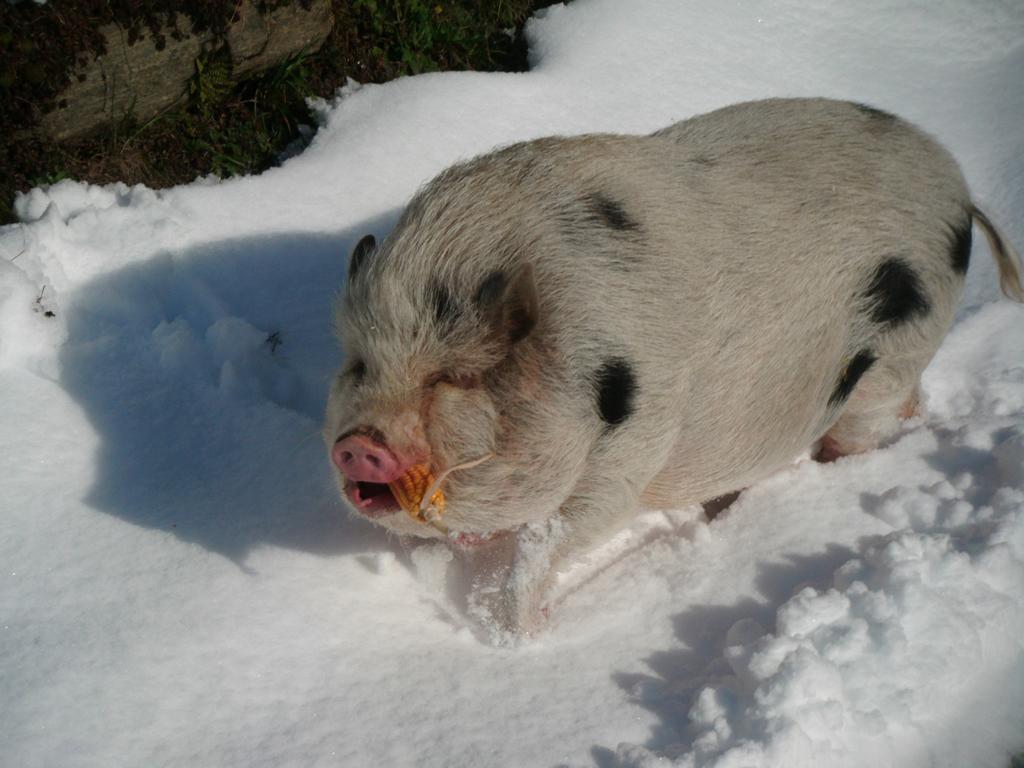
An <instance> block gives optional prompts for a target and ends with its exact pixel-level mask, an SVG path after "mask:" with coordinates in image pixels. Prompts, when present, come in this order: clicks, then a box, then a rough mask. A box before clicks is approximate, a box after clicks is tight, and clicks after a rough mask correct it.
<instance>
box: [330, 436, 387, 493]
mask: <svg viewBox="0 0 1024 768" xmlns="http://www.w3.org/2000/svg"><path fill="white" fill-rule="evenodd" d="M331 460H332V461H333V462H334V465H335V466H336V467H337V468H338V469H339V470H340V471H341V474H343V475H344V476H345V478H346V479H348V480H351V481H353V482H366V483H390V482H391V481H392V480H394V479H396V478H397V477H399V476H400V475H401V474H402V466H401V464H400V463H399V461H398V459H397V458H395V455H394V454H393V453H392V452H391V451H390V450H388V448H387V447H386V446H385V445H383V444H382V443H380V442H378V441H376V440H374V439H373V438H372V437H369V436H367V435H349V436H348V437H346V438H343V439H341V440H339V441H338V442H336V443H335V444H334V447H333V448H332V449H331Z"/></svg>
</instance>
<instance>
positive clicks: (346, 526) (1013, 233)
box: [0, 0, 1024, 768]
mask: <svg viewBox="0 0 1024 768" xmlns="http://www.w3.org/2000/svg"><path fill="white" fill-rule="evenodd" d="M528 33H529V38H530V44H531V62H532V65H533V70H532V71H531V72H529V73H524V74H482V73H445V74H430V75H423V76H419V77H415V78H404V79H400V80H397V81H395V82H392V83H388V84H386V85H382V86H369V85H368V86H358V85H357V84H354V83H350V84H349V86H347V87H346V88H345V89H343V90H342V92H341V93H340V94H338V95H337V96H336V97H335V98H334V99H331V100H326V101H323V102H320V103H319V104H318V105H317V111H318V114H319V116H320V119H321V126H320V127H319V130H318V132H317V134H316V135H315V137H314V139H313V141H312V144H311V146H310V147H309V148H308V149H307V150H306V151H305V152H303V153H302V154H300V155H298V156H295V157H292V158H290V159H288V160H287V161H286V162H285V163H284V164H283V165H282V166H281V167H279V168H276V169H273V170H271V171H268V172H266V173H264V174H262V175H260V176H258V177H251V178H241V179H232V180H227V181H219V180H217V179H214V178H207V179H201V180H197V181H196V182H195V183H193V184H191V185H187V186H183V187H178V188H175V189H170V190H163V191H152V190H148V189H145V188H142V187H134V188H130V187H127V186H126V185H123V184H116V185H111V186H108V187H95V186H89V185H86V184H81V183H76V182H72V181H63V182H60V183H58V184H56V185H53V186H51V187H49V188H45V189H36V190H33V191H32V192H30V193H28V194H27V195H24V196H23V197H21V198H20V199H19V201H18V203H17V210H18V213H19V215H20V217H21V220H22V222H23V223H21V224H18V225H13V226H9V227H6V228H4V229H2V230H0V400H2V402H3V404H4V405H3V416H2V420H0V462H2V466H3V467H5V471H4V472H2V473H0V735H2V741H3V744H4V747H3V762H4V763H5V764H9V765H18V766H52V765H62V766H109V765H239V766H259V765H267V766H281V765H302V766H313V765H346V766H347V765H360V766H362V765H391V766H401V765H418V766H481V765H488V766H489V765H495V766H498V765H502V766H504V765H508V766H526V765H565V766H584V765H597V766H602V767H604V766H612V765H623V766H649V765H680V766H718V767H719V768H726V767H730V766H787V767H799V766H821V765H829V766H872V768H875V767H877V766H900V768H906V767H913V766H965V765H971V766H981V767H984V766H993V767H997V768H1006V766H1007V765H1008V763H1009V759H1010V757H1009V756H1010V755H1011V754H1013V753H1014V752H1015V751H1019V750H1021V749H1024V714H1022V713H1024V645H1022V640H1021V638H1022V637H1024V589H1022V587H1024V334H1021V332H1020V329H1021V328H1022V327H1024V309H1022V308H1021V307H1020V306H1017V305H1013V304H1010V303H1008V302H1006V301H1005V300H1001V299H999V297H998V290H997V284H998V281H997V278H996V270H995V268H994V266H993V263H992V260H991V258H990V255H989V253H988V250H987V246H986V245H985V243H984V242H983V238H981V237H976V238H975V241H976V245H975V248H974V252H973V257H972V262H971V268H970V273H969V275H968V285H967V290H966V292H965V297H964V300H963V302H962V305H961V309H960V312H959V315H958V320H957V323H956V325H955V327H954V328H953V330H952V332H951V333H950V335H949V337H948V338H947V339H946V341H945V343H944V344H943V347H942V348H941V349H940V351H939V353H938V355H937V357H936V358H935V360H934V361H933V363H932V365H931V366H930V367H929V369H928V371H927V372H926V375H925V379H924V390H925V396H926V400H927V414H926V415H925V416H924V417H922V418H919V419H915V420H913V421H910V422H908V423H907V424H906V425H905V426H904V428H903V430H902V431H901V433H900V434H899V435H898V436H897V437H896V438H895V439H894V440H893V441H891V442H890V444H888V445H886V446H884V447H883V448H882V449H881V450H879V451H876V452H874V453H871V454H868V455H864V456H857V457H850V458H846V459H843V460H840V461H838V462H836V463H835V464H831V465H818V464H814V463H812V462H808V461H803V462H799V463H797V464H796V465H794V466H793V467H792V468H791V469H789V470H787V471H785V472H782V473H780V474H779V475H776V476H774V477H772V478H769V479H768V480H766V481H765V482H763V483H759V484H758V485H756V486H755V487H753V488H751V489H749V490H748V491H746V492H745V493H744V494H743V495H741V496H740V497H739V499H738V500H737V501H736V502H735V503H734V504H733V505H732V506H731V507H729V508H728V509H727V510H726V511H724V512H722V513H721V514H720V515H719V516H718V517H716V518H715V519H714V520H713V521H711V522H710V523H708V522H706V521H705V520H704V518H703V516H702V513H701V512H700V510H697V509H686V510H669V511H665V512H657V513H650V514H646V515H644V516H642V517H641V518H640V519H638V520H637V521H636V524H635V525H634V526H632V527H631V528H630V529H629V530H628V531H625V532H623V533H622V534H620V535H619V536H618V537H616V538H615V539H614V540H613V541H610V542H609V543H608V544H607V545H606V546H604V547H602V548H601V550H599V551H598V552H596V553H594V554H592V555H591V556H589V557H587V558H584V559H581V561H580V562H579V563H577V564H576V565H575V566H574V567H573V568H571V569H570V570H569V572H568V573H565V574H563V576H562V578H561V581H560V584H559V595H560V602H559V603H558V604H557V606H556V607H555V610H554V612H553V617H552V619H553V620H552V624H551V626H550V627H549V628H548V630H547V631H546V632H545V633H543V634H542V635H540V636H538V637H536V638H532V639H529V640H523V641H520V642H517V643H512V644H508V645H495V644H493V643H491V642H489V640H488V638H487V636H486V635H484V634H482V633H481V632H480V631H479V628H478V627H477V626H476V625H474V623H473V622H472V620H471V619H470V618H468V617H467V611H468V610H470V609H469V608H467V602H470V603H471V597H472V596H471V594H468V593H467V589H468V588H467V586H466V584H467V581H468V580H469V579H470V578H471V576H472V571H471V569H470V570H467V569H468V566H467V565H466V564H464V563H462V562H461V561H460V560H459V559H457V558H453V557H452V556H451V555H450V553H448V552H447V551H446V550H444V549H443V548H441V547H438V546H436V545H429V546H415V545H413V544H410V543H408V542H400V541H398V540H395V539H389V538H387V537H386V536H385V535H384V534H383V533H381V532H380V531H378V530H377V529H375V528H373V527H372V526H370V525H368V524H366V523H365V522H362V521H358V520H354V519H350V518H348V517H347V516H346V515H345V514H344V512H343V511H342V509H341V505H340V502H339V501H338V499H337V498H336V494H335V491H334V488H333V484H332V481H331V478H330V473H329V471H328V466H327V461H326V457H325V456H324V451H323V448H322V445H321V443H320V439H319V436H318V430H319V418H320V413H321V410H322V407H323V402H324V397H325V390H326V382H327V380H328V378H329V376H330V375H331V373H332V371H333V368H334V367H335V366H336V364H337V363H338V362H339V354H338V352H337V350H336V348H335V346H334V341H333V339H332V337H331V331H330V305H331V301H332V299H333V298H334V296H335V292H336V290H337V289H338V287H339V286H340V285H341V283H342V277H343V275H344V270H345V257H346V254H347V253H348V251H349V249H350V248H351V247H352V246H353V245H354V244H355V242H356V240H357V239H358V238H359V237H361V236H362V235H363V234H366V233H367V232H373V233H375V234H377V235H378V236H382V235H383V234H385V233H386V232H387V231H388V229H389V228H390V226H392V224H393V222H394V221H395V217H396V216H397V214H398V212H399V210H400V209H401V206H402V205H403V203H404V202H405V201H406V200H407V199H408V198H409V196H410V195H411V194H412V193H413V191H414V190H415V189H416V188H417V187H418V186H419V185H420V184H422V183H423V182H424V181H425V180H426V179H428V178H429V177H430V176H432V175H433V174H434V173H436V172H438V171H439V170H441V169H442V168H444V167H445V166H447V165H448V164H450V163H452V162H454V161H455V160H458V159H460V158H465V157H469V156H472V155H474V154H476V153H479V152H482V151H485V150H487V149H489V148H491V147H493V146H496V145H500V144H505V143H508V142H511V141H515V140H519V139H525V138H531V137H536V136H541V135H545V134H553V133H579V132H585V131H598V130H611V131H623V132H629V131H632V132H640V131H650V130H654V129H655V128H658V127H661V126H663V125H666V124H668V123H669V122H671V121H673V120H677V119H681V118H684V117H687V116H689V115H692V114H697V113H700V112H703V111H706V110H708V109H711V108H714V107H717V106H721V105H724V104H727V103H731V102H735V101H739V100H743V99H749V98H757V97H763V96H770V95H811V94H814V95H827V96H835V97H841V98H852V99H856V100H858V101H861V102H865V103H869V104H872V105H874V106H878V107H882V108H885V109H889V110H892V111H894V112H897V113H899V114H901V115H904V116H906V117H909V118H910V119H912V120H914V121H916V122H918V123H919V124H921V125H922V126H924V127H925V128H926V129H927V130H929V131H931V132H932V133H933V134H935V135H936V136H938V137H939V138H940V139H942V140H943V141H944V142H945V143H946V144H947V145H948V146H949V147H950V148H951V150H952V151H953V153H954V155H955V156H957V158H958V159H959V160H960V161H961V164H962V165H963V167H964V170H965V173H966V175H967V177H968V180H969V183H970V184H971V187H972V190H973V194H974V196H975V199H976V200H977V202H978V203H979V204H980V205H981V206H982V207H984V208H985V209H986V211H987V212H988V213H989V214H990V216H991V217H992V219H993V220H994V221H996V222H997V223H998V224H999V225H1000V226H1001V227H1002V228H1003V229H1004V230H1005V232H1006V233H1007V235H1008V236H1009V238H1010V239H1011V240H1012V241H1014V242H1015V243H1016V244H1017V245H1018V247H1020V246H1021V245H1022V244H1024V130H1022V129H1021V126H1022V125H1024V89H1021V88H1020V72H1021V71H1024V8H1022V7H1021V6H1020V5H1019V4H1014V3H987V2H986V3H982V2H980V1H979V2H964V1H963V0H943V1H942V2H939V1H937V0H929V1H928V2H925V1H924V0H921V1H920V2H910V3H900V4H896V3H890V2H882V0H868V1H867V2H861V3H855V4H853V3H844V2H840V0H834V1H833V0H815V1H814V2H797V1H796V0H775V1H774V2H768V1H767V0H765V1H764V2H756V1H755V0H744V1H742V2H734V3H728V4H726V3H721V2H713V1H712V0H694V1H693V2H686V3H683V2H668V1H667V0H663V1H662V2H653V0H651V1H646V0H636V2H633V3H630V4H628V8H627V7H626V6H625V5H624V4H622V3H616V2H614V1H613V0H576V2H574V3H573V4H571V5H569V6H554V7H552V8H550V9H548V10H547V11H545V12H542V13H540V14H538V16H537V17H536V18H535V19H534V20H533V21H532V22H531V23H530V25H529V27H528ZM47 313H51V314H52V316H51V315H48V314H47ZM274 334H276V336H275V335H274Z"/></svg>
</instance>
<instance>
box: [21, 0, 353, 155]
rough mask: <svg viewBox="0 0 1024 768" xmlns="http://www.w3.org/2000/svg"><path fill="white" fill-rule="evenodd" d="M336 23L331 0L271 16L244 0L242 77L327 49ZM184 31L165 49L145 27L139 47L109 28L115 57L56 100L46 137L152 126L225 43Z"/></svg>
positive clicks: (236, 49) (94, 64) (91, 67)
mask: <svg viewBox="0 0 1024 768" xmlns="http://www.w3.org/2000/svg"><path fill="white" fill-rule="evenodd" d="M333 25H334V15H333V13H332V11H331V5H330V2H329V0H312V1H311V2H310V3H309V7H308V9H306V8H303V7H302V6H301V5H299V4H298V3H293V4H292V5H287V6H283V7H280V8H277V9H275V10H273V11H269V12H262V11H260V10H259V9H258V8H257V6H256V4H255V3H254V2H252V0H244V1H243V2H242V3H241V5H240V6H239V9H238V12H237V15H236V20H235V21H234V22H232V24H231V25H230V26H229V27H228V30H227V34H226V36H225V42H226V44H227V46H228V50H229V51H230V53H231V61H232V65H233V74H234V77H236V78H240V77H245V76H248V75H252V74H255V73H257V72H260V71H262V70H265V69H269V68H270V67H272V66H274V65H275V64H278V63H280V62H281V61H284V60H285V59H287V58H289V57H290V56H294V55H296V54H298V53H301V52H302V51H309V52H311V51H315V50H317V49H319V48H320V46H321V45H323V42H324V40H326V39H327V35H328V34H330V31H331V28H332V27H333ZM178 28H179V29H180V30H181V31H182V33H184V34H183V39H181V40H175V39H174V38H173V37H171V35H170V34H165V35H164V38H165V42H166V44H165V46H164V47H163V48H162V49H160V50H157V47H156V44H155V43H154V41H153V39H152V34H151V33H150V31H149V30H148V29H146V28H145V27H143V30H142V33H141V34H140V36H139V38H138V39H137V40H136V41H135V42H134V43H133V44H131V45H129V44H128V33H127V31H126V30H124V29H123V28H121V27H120V26H118V25H116V24H110V25H107V26H106V27H103V28H101V29H100V33H101V34H102V35H103V36H104V37H105V38H106V41H107V53H106V54H104V55H103V56H99V57H96V58H95V59H94V60H92V61H90V62H89V63H88V64H87V65H86V66H84V67H80V68H76V69H75V70H74V71H73V72H72V73H71V83H70V84H69V85H68V86H67V88H65V89H64V91H62V92H61V93H59V94H57V96H56V98H55V99H54V103H55V104H56V105H58V106H57V107H55V108H54V109H53V110H52V111H50V112H48V113H46V114H44V115H43V117H42V119H41V120H40V128H41V129H42V131H43V132H44V133H45V134H47V135H48V136H50V137H51V138H53V139H55V140H57V141H66V140H69V139H74V138H78V137H80V136H83V135H86V134H88V133H90V132H91V131H94V130H95V129H97V128H99V127H101V126H103V125H108V124H111V123H114V122H117V121H120V120H123V119H124V118H125V117H129V116H130V117H132V118H134V119H135V120H137V121H145V120H148V119H149V118H151V117H154V116H156V115H158V114H160V112H162V111H163V110H165V109H167V108H168V107H171V106H173V105H174V104H176V103H178V102H179V101H181V100H183V99H184V98H185V96H186V94H187V90H188V83H189V80H190V79H191V78H192V76H193V75H194V74H195V62H196V59H197V58H199V57H200V56H201V55H202V54H203V53H205V52H206V51H209V50H212V49H213V48H216V47H217V45H218V44H219V43H220V41H219V40H217V39H215V38H214V36H213V34H212V33H210V32H204V33H201V34H196V33H194V31H193V30H192V27H191V24H190V23H189V20H188V19H187V18H185V17H183V16H181V15H179V17H178Z"/></svg>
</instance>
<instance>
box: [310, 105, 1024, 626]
mask: <svg viewBox="0 0 1024 768" xmlns="http://www.w3.org/2000/svg"><path fill="white" fill-rule="evenodd" d="M972 220H973V221H974V222H976V223H978V224H979V225H980V226H981V228H982V229H983V230H984V232H985V234H986V235H987V237H988V238H989V241H990V244H991V250H992V252H993V254H994V255H995V258H996V260H997V263H998V266H999V272H1000V277H1001V283H1002V287H1003V291H1004V292H1005V293H1006V294H1007V295H1008V296H1012V297H1014V298H1016V299H1018V300H1022V299H1024V291H1022V287H1021V282H1020V276H1019V271H1018V266H1017V264H1018V262H1019V256H1017V255H1016V254H1015V253H1014V252H1013V251H1012V249H1011V247H1010V246H1009V245H1008V244H1007V242H1006V241H1005V240H1004V238H1002V237H1001V236H1000V235H999V234H998V233H997V232H996V230H995V228H994V227H993V226H992V224H991V223H990V222H989V221H988V219H987V218H986V217H985V216H984V215H982V214H981V213H980V212H979V211H978V209H977V208H976V207H975V206H974V205H973V204H972V202H971V198H970V195H969V193H968V190H967V187H966V184H965V182H964V179H963V175H962V174H961V172H960V169H959V168H958V167H957V164H956V162H955V161H954V160H953V158H952V157H951V156H950V155H949V153H948V152H947V151H946V150H945V149H943V148H942V147H941V146H940V145H939V144H938V143H936V142H935V140H933V139H932V138H930V137H929V136H927V135H926V134H925V133H923V132H921V131H920V130H918V129H917V128H915V127H914V126H912V125H910V124H908V123H907V122H904V121H903V120H901V119H899V118H896V117H894V116H892V115H890V114H888V113H885V112H882V111H879V110H876V109H873V108H870V107H865V106H863V105H858V104H853V103H848V102H840V101H831V100H825V99H772V100H767V101H757V102H751V103H746V104H739V105H735V106H731V107H727V108H725V109H720V110H717V111H715V112H711V113H709V114H706V115H701V116H699V117H695V118H692V119H690V120H686V121H683V122H681V123H677V124H676V125H673V126H670V127H669V128H666V129H664V130H661V131H658V132H657V133H655V134H653V135H649V136H619V135H589V136H578V137H571V138H547V139H541V140H537V141H530V142H526V143H522V144H516V145H514V146H510V147H507V148H505V149H502V150H499V151H496V152H494V153H491V154H488V155H485V156H482V157H479V158H476V159H474V160H471V161H469V162H466V163H462V164H460V165H456V166H455V167H453V168H450V169H448V170H447V171H445V172H444V173H442V174H441V175H440V176H438V177H437V178H435V179H434V180H433V181H431V182H430V183H428V184H427V185H426V186H425V187H423V189H422V190H420V192H419V193H418V194H417V195H416V196H415V197H414V198H413V199H412V201H411V202H410V203H409V205H408V207H407V209H406V210H405V212H404V214H403V215H402V217H401V219H400V220H399V222H398V224H397V226H396V227H395V229H394V230H393V231H392V232H391V233H390V234H389V235H388V236H387V238H386V239H385V240H384V241H383V242H382V243H381V244H380V245H379V246H377V245H376V244H375V242H374V239H373V238H372V236H368V237H366V238H363V240H362V241H360V243H359V245H358V246H357V247H356V249H355V251H354V253H353V256H352V259H351V261H350V266H349V278H348V287H347V291H346V293H345V296H344V299H343V301H342V302H341V303H340V306H339V311H338V318H337V328H338V333H339V335H340V338H341V341H342V344H343V347H344V350H345V354H346V363H345V365H344V367H343V368H342V370H341V371H340V373H339V374H338V376H337V377H336V379H335V380H334V382H333V385H332V387H331V391H330V397H329V402H328V406H327V417H326V425H325V429H324V437H325V440H326V444H327V449H328V452H329V454H330V457H331V459H332V462H333V464H334V468H335V470H336V475H337V479H338V483H339V487H340V488H341V491H342V494H343V496H344V497H345V498H346V499H347V501H348V502H349V504H350V505H351V506H352V508H353V509H354V510H355V511H356V512H358V513H360V514H361V515H363V516H365V517H366V518H368V519H371V520H373V521H374V522H376V523H378V524H380V525H383V526H386V527H387V528H389V529H391V530H392V531H394V532H396V533H399V534H406V535H413V536H426V537H443V536H445V535H446V534H445V533H442V532H441V531H439V530H437V529H435V528H434V527H432V526H430V525H427V524H426V523H424V522H423V521H422V520H418V519H414V518H413V517H412V516H411V515H409V514H406V512H404V511H402V510H401V509H399V506H398V503H397V502H396V500H395V497H394V495H393V493H392V492H391V490H390V488H389V485H388V484H389V483H392V482H394V481H396V479H398V478H399V477H401V476H402V475H403V474H404V473H406V471H407V470H409V468H410V467H414V466H418V465H426V466H428V467H430V468H431V470H432V471H433V473H434V474H435V475H440V474H441V473H442V472H443V471H444V470H446V469H448V468H451V467H454V466H456V465H459V464H461V463H464V462H467V461H471V460H474V459H477V458H482V457H484V456H491V458H490V459H489V460H487V461H484V462H483V463H481V464H478V465H476V466H473V467H471V468H466V469H460V470H456V471H454V472H453V473H452V474H451V475H450V476H449V477H447V478H446V479H445V481H444V484H443V493H444V497H445V508H444V512H443V516H442V519H443V524H444V525H443V526H441V527H442V528H443V529H445V530H446V531H447V535H448V536H450V537H452V538H454V539H455V540H456V541H457V542H462V543H468V542H473V541H480V540H484V539H486V538H487V537H489V536H491V535H492V534H494V533H495V532H499V531H510V530H516V529H520V530H532V531H533V532H534V533H536V530H537V527H536V525H533V526H530V525H529V524H537V523H542V522H544V521H549V522H551V523H553V524H554V525H553V527H554V528H557V530H558V531H559V535H558V536H557V540H556V541H554V542H553V544H552V545H551V547H550V555H551V558H550V561H549V563H548V569H545V570H546V571H547V575H550V570H549V569H551V568H557V566H558V563H559V562H560V561H562V559H564V558H565V557H566V556H567V555H568V554H569V553H572V552H575V551H579V550H580V549H582V548H586V547H588V546H591V545H593V544H594V543H596V542H599V541H600V540H602V539H603V538H605V537H607V536H608V534H609V532H610V531H612V530H614V529H615V528H616V527H619V526H621V525H623V523H624V522H626V521H628V520H629V519H630V517H631V516H632V515H634V514H635V513H636V512H637V510H639V509H641V508H645V507H647V508H670V507H681V506H684V505H689V504H693V503H697V502H704V501H707V500H710V499H714V498H716V497H719V496H722V495H723V494H726V493H728V492H730V491H734V490H737V489H742V488H744V487H747V486H749V485H750V484H751V483H755V482H757V481H758V480H760V479H762V478H764V477H765V476H767V475H769V474H771V473H773V472H775V471H777V470H779V469H780V468H782V467H785V466H786V465H787V464H789V463H791V462H792V461H793V460H794V459H795V458H796V457H798V456H799V455H801V454H802V453H803V452H805V451H807V450H808V448H812V450H814V451H815V453H816V455H817V456H818V457H819V458H822V459H825V460H830V459H833V458H836V457H838V456H842V455H844V454H849V453H857V452H862V451H867V450H870V449H872V448H874V447H876V446H877V445H878V444H879V441H882V440H884V439H885V438H886V437H887V436H889V435H891V434H892V433H893V432H894V430H895V429H896V428H897V425H898V422H899V419H900V418H901V417H902V418H906V417H907V416H909V415H911V414H913V413H914V412H915V410H916V408H917V403H918V386H919V381H920V376H921V372H922V371H923V370H924V368H925V366H926V365H927V364H928V361H929V360H930V359H931V358H932V356H933V355H934V353H935V351H936V349H937V348H938V346H939V343H940V342H941V340H942V338H943V336H944V334H945V333H946V332H947V330H948V329H949V326H950V323H951V322H952V319H953V315H954V309H955V306H956V303H957V300H958V297H959V295H960V292H961V289H962V287H963V283H964V276H965V274H966V271H967V265H968V259H969V256H970V250H971V223H972ZM524 526H526V527H525V528H524ZM547 575H544V574H533V573H531V574H526V575H524V574H522V573H516V570H515V568H513V569H512V571H511V574H510V575H509V576H508V581H507V584H508V586H507V591H506V594H505V596H504V597H505V600H504V607H503V608H502V609H501V610H500V611H499V613H502V615H503V618H502V621H504V622H505V623H508V624H511V625H518V626H520V627H527V628H529V627H533V626H535V625H536V621H537V616H538V610H539V609H540V606H541V603H542V602H543V585H544V583H545V580H546V578H547Z"/></svg>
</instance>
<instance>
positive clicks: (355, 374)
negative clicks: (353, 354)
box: [348, 360, 366, 384]
mask: <svg viewBox="0 0 1024 768" xmlns="http://www.w3.org/2000/svg"><path fill="white" fill-rule="evenodd" d="M348 372H349V373H350V374H352V378H353V379H355V382H356V384H358V383H360V382H361V381H362V380H363V379H364V378H365V377H366V363H364V362H363V361H362V360H356V361H355V362H354V363H352V365H351V367H350V368H349V369H348Z"/></svg>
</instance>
